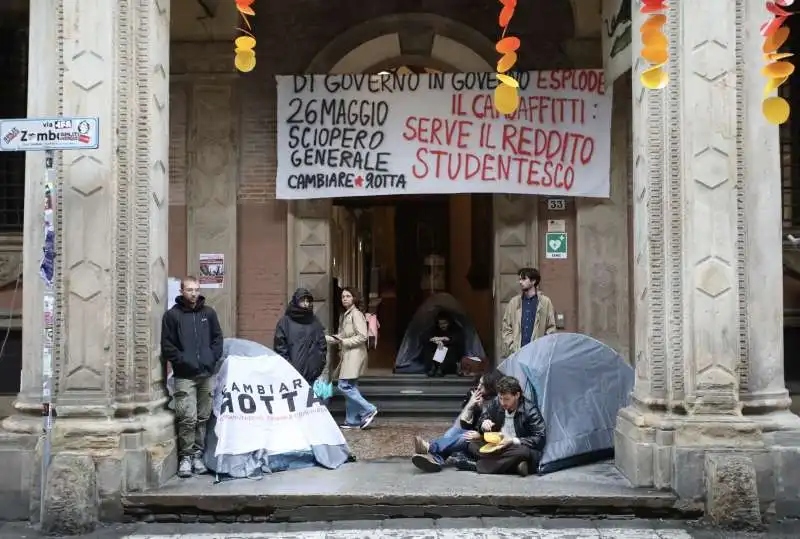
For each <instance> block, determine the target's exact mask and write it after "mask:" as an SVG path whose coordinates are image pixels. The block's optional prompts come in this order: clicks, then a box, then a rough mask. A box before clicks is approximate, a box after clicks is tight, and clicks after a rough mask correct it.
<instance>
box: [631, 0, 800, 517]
mask: <svg viewBox="0 0 800 539" xmlns="http://www.w3.org/2000/svg"><path fill="white" fill-rule="evenodd" d="M633 16H634V20H633V26H634V28H638V27H639V25H640V24H641V22H642V20H641V18H642V16H641V15H640V14H639V13H638V9H636V8H635V9H634V15H633ZM766 17H767V12H766V10H765V9H764V7H763V2H761V1H760V0H735V1H730V0H710V1H708V2H702V3H699V4H697V5H695V4H694V3H692V4H689V3H686V2H673V3H671V7H670V12H669V24H668V25H667V28H666V30H667V32H668V35H669V39H670V64H669V72H670V84H669V87H668V88H666V89H665V90H663V91H646V90H644V89H643V88H642V87H641V85H640V83H639V81H638V73H639V72H640V71H641V69H642V68H643V67H642V66H641V65H639V66H636V67H635V69H634V72H635V74H634V80H633V170H634V172H633V175H634V187H633V204H634V253H633V256H634V260H635V264H634V298H635V307H634V308H635V315H636V321H635V354H634V357H635V364H636V386H635V390H634V394H633V402H632V404H631V406H629V407H628V408H626V409H624V410H622V411H621V412H620V415H619V418H618V421H617V435H616V450H617V457H616V461H617V466H618V467H619V468H620V470H621V471H622V472H623V473H624V474H625V475H626V476H627V477H628V478H629V479H630V480H631V482H633V483H634V484H635V485H637V486H655V487H659V488H671V489H672V490H674V491H675V492H676V493H677V494H678V495H679V496H680V497H681V498H682V500H683V501H684V502H685V503H687V504H692V503H697V504H702V503H703V501H704V500H705V501H706V503H707V507H706V509H707V510H708V511H709V512H710V513H711V514H725V512H719V511H718V508H715V507H710V504H712V503H716V502H715V500H720V499H724V498H725V492H724V491H725V490H726V489H727V488H728V486H727V485H728V478H730V477H732V476H733V475H737V474H738V476H739V477H744V476H748V477H750V476H755V477H757V488H756V486H755V485H756V483H753V484H752V485H750V483H747V482H745V483H746V484H748V485H750V486H751V487H752V489H753V490H754V492H750V493H748V495H732V496H731V498H730V499H733V500H735V503H740V504H744V503H747V502H748V501H750V502H752V501H753V500H756V499H757V500H759V501H760V502H761V504H760V505H761V508H762V509H763V508H765V507H766V506H767V504H769V503H771V502H773V501H776V502H777V505H776V506H778V507H782V508H783V510H784V514H787V513H792V512H793V511H796V510H797V509H798V505H797V504H796V503H794V501H792V500H793V499H796V497H797V494H796V493H793V492H792V491H790V490H789V489H786V488H785V487H784V486H783V485H784V484H786V485H788V484H790V483H784V481H785V480H786V478H785V476H784V477H783V478H782V477H780V476H779V475H778V474H777V473H775V471H774V470H775V469H783V470H786V471H787V473H789V471H790V470H792V469H796V468H798V466H800V458H798V453H797V451H796V450H795V449H794V448H796V447H798V446H800V444H798V443H797V441H798V439H797V437H795V436H792V435H791V433H793V432H800V430H798V429H797V427H798V418H797V417H795V416H793V415H791V414H789V413H788V412H786V411H785V410H786V408H787V406H788V399H785V390H783V389H782V388H783V376H782V369H781V367H780V361H781V353H780V351H781V349H782V339H781V316H780V305H781V284H780V283H781V280H780V271H781V270H780V266H781V257H780V253H781V241H780V221H779V220H780V211H781V210H780V197H779V196H778V193H777V190H778V189H779V188H780V187H779V185H780V177H779V168H778V130H777V128H776V127H774V126H769V125H767V124H766V122H765V120H764V119H763V117H762V115H761V107H760V99H761V93H762V92H761V89H762V86H763V82H764V81H763V78H762V77H761V76H760V75H759V70H760V68H761V65H762V63H763V60H762V59H761V54H760V48H761V43H760V40H761V38H760V37H759V32H758V28H759V25H760V24H761V22H763V19H765V18H766ZM639 47H640V45H639V43H638V41H637V42H636V44H635V51H634V54H636V55H637V56H638V52H639ZM748 402H750V403H754V404H755V405H754V406H752V407H750V409H748V407H747V404H748ZM743 408H744V411H745V412H747V413H745V414H743V413H742V411H743ZM776 411H778V412H777V415H779V416H780V418H781V419H780V420H777V419H775V416H776ZM759 412H772V413H771V414H770V415H764V414H761V415H759ZM773 429H780V435H776V434H774V433H770V432H769V431H770V430H773ZM720 455H722V456H720ZM726 455H727V456H731V459H730V460H726V458H727V457H726ZM740 457H746V458H740ZM742 466H745V467H747V468H749V469H748V470H743V469H742ZM795 475H796V473H795ZM743 484H744V483H743ZM755 490H757V492H755ZM712 491H713V492H712ZM720 491H722V492H723V496H722V498H721V497H720ZM733 509H734V508H731V511H728V514H732V513H735V512H736V511H734V510H733ZM755 509H756V511H757V510H758V507H755ZM741 514H745V512H743V513H741ZM747 514H753V513H752V512H749V513H747Z"/></svg>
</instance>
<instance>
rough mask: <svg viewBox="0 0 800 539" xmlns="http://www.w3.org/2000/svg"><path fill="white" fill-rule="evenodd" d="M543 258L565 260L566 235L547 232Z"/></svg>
mask: <svg viewBox="0 0 800 539" xmlns="http://www.w3.org/2000/svg"><path fill="white" fill-rule="evenodd" d="M544 243H545V258H548V259H551V260H552V259H555V260H566V258H567V235H566V234H565V233H563V232H548V233H547V236H546V238H545V242H544Z"/></svg>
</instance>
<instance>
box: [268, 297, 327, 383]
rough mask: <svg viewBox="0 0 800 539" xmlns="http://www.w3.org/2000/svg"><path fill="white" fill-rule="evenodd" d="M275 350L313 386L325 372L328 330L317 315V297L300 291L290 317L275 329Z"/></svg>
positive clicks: (295, 298) (282, 320)
mask: <svg viewBox="0 0 800 539" xmlns="http://www.w3.org/2000/svg"><path fill="white" fill-rule="evenodd" d="M273 348H274V350H275V352H277V353H278V355H280V356H281V357H283V359H285V360H286V361H288V362H289V363H290V364H291V365H292V367H294V368H295V369H297V372H299V373H300V375H301V376H302V377H303V378H305V380H306V382H308V385H310V386H313V385H314V381H315V380H316V379H317V378H319V376H320V375H321V374H322V373H323V371H324V370H325V365H326V363H327V358H328V343H327V342H326V341H325V328H323V327H322V323H321V322H320V321H319V319H318V318H317V317H316V315H315V314H314V297H313V296H312V295H311V292H309V291H308V290H307V289H305V288H298V289H297V290H296V291H295V293H294V295H293V296H292V300H291V301H290V302H289V305H287V306H286V313H285V314H284V315H283V316H282V317H281V319H280V320H278V325H277V327H276V328H275V341H274V344H273Z"/></svg>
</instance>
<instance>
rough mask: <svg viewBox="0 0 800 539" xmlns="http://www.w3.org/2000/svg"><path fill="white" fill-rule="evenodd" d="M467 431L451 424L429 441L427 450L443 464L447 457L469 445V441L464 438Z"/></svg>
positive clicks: (460, 451)
mask: <svg viewBox="0 0 800 539" xmlns="http://www.w3.org/2000/svg"><path fill="white" fill-rule="evenodd" d="M466 432H467V431H466V430H464V429H462V428H461V427H459V426H457V425H453V426H452V427H450V428H449V429H447V432H445V433H444V434H443V435H442V437H441V438H438V439H436V440H434V441H432V442H431V444H430V449H429V450H428V452H429V453H430V454H431V456H432V457H433V458H434V459H436V462H438V463H439V464H444V461H446V460H447V457H449V456H450V455H452V454H453V453H462V452H464V451H466V450H467V447H469V442H468V441H467V440H465V439H464V434H465V433H466Z"/></svg>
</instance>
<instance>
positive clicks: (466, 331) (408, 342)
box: [394, 293, 486, 374]
mask: <svg viewBox="0 0 800 539" xmlns="http://www.w3.org/2000/svg"><path fill="white" fill-rule="evenodd" d="M440 313H446V314H447V315H448V317H449V318H450V320H452V321H453V322H454V323H455V325H456V326H457V327H458V329H459V330H460V331H461V333H462V334H463V338H464V355H465V356H468V357H478V358H481V359H482V360H483V359H485V358H486V352H485V350H484V348H483V343H482V342H481V338H480V336H479V335H478V332H477V331H476V330H475V326H474V325H473V323H472V321H471V320H470V319H469V316H468V315H467V312H466V311H465V310H464V308H463V306H462V305H461V304H460V303H459V302H458V300H457V299H456V298H454V297H453V296H452V295H450V294H447V293H440V294H435V295H433V296H431V297H429V298H428V299H427V300H425V303H423V304H422V306H420V308H419V309H417V312H416V313H415V314H414V317H413V318H412V319H411V323H410V324H409V325H408V329H406V332H405V335H404V337H403V341H402V343H401V344H400V349H399V350H398V352H397V359H396V360H395V365H394V371H395V372H396V373H399V374H422V373H424V372H425V370H426V361H425V354H424V351H425V350H424V348H425V343H426V342H427V340H428V338H429V334H430V332H431V330H432V329H433V328H434V327H435V325H436V318H437V316H439V314H440Z"/></svg>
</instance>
